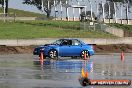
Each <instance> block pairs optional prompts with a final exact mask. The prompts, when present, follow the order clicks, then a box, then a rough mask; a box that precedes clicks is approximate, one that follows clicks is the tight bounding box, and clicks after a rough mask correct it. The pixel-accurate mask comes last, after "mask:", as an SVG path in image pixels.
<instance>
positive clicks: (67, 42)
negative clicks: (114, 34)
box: [33, 39, 94, 59]
mask: <svg viewBox="0 0 132 88" xmlns="http://www.w3.org/2000/svg"><path fill="white" fill-rule="evenodd" d="M41 52H43V55H44V57H49V58H51V59H53V58H58V57H81V58H84V54H86V57H90V56H92V55H94V49H93V46H92V45H90V44H85V43H84V42H82V41H81V40H79V39H58V40H56V41H55V42H53V43H51V44H45V45H43V46H39V47H36V48H35V49H34V51H33V54H34V55H39V56H40V53H41Z"/></svg>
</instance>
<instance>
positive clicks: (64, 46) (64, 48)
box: [59, 40, 71, 56]
mask: <svg viewBox="0 0 132 88" xmlns="http://www.w3.org/2000/svg"><path fill="white" fill-rule="evenodd" d="M70 55H71V46H70V44H69V40H64V41H63V42H62V43H61V45H60V46H59V56H70Z"/></svg>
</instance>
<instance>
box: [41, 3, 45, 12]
mask: <svg viewBox="0 0 132 88" xmlns="http://www.w3.org/2000/svg"><path fill="white" fill-rule="evenodd" d="M41 3H42V4H41V7H42V12H44V2H43V0H41Z"/></svg>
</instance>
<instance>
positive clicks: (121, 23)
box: [121, 4, 122, 24]
mask: <svg viewBox="0 0 132 88" xmlns="http://www.w3.org/2000/svg"><path fill="white" fill-rule="evenodd" d="M121 24H122V4H121Z"/></svg>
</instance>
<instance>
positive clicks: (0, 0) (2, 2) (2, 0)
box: [0, 0, 8, 16]
mask: <svg viewBox="0 0 132 88" xmlns="http://www.w3.org/2000/svg"><path fill="white" fill-rule="evenodd" d="M0 4H1V5H2V7H3V8H4V0H0ZM5 5H6V7H5V13H6V15H5V16H7V14H8V0H5Z"/></svg>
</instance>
